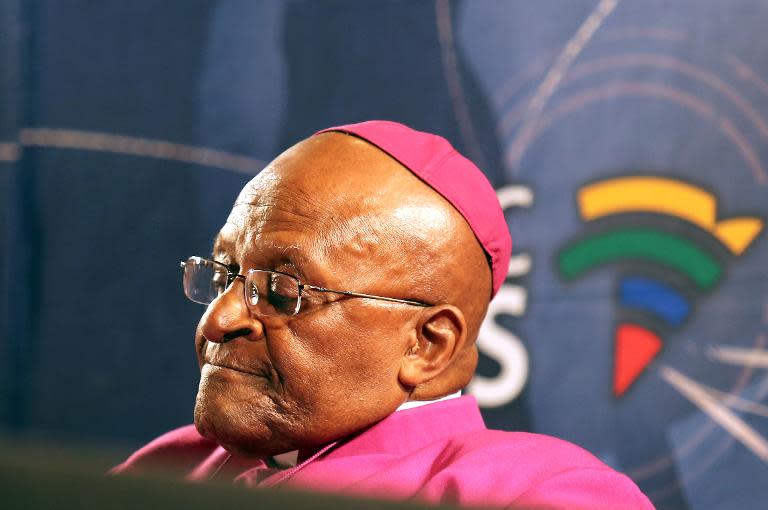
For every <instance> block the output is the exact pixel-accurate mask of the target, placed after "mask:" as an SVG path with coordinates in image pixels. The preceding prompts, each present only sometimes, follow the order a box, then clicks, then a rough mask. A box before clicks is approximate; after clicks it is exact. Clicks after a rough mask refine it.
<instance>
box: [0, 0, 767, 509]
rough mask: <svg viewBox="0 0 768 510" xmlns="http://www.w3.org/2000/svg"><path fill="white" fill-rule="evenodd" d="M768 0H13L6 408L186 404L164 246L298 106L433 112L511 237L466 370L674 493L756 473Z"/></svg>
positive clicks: (144, 411) (124, 436) (240, 172)
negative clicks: (487, 190)
mask: <svg viewBox="0 0 768 510" xmlns="http://www.w3.org/2000/svg"><path fill="white" fill-rule="evenodd" d="M766 26H768V4H766V3H765V2H762V1H759V0H728V1H725V0H720V1H717V0H679V1H675V2H672V1H663V0H644V1H637V0H610V1H609V0H572V1H568V2H562V1H553V0H541V1H537V2H524V1H512V0H509V1H503V0H478V1H472V2H470V1H464V2H460V1H448V0H434V1H428V0H422V1H417V2H413V1H405V0H387V1H384V0H375V1H374V0H371V1H366V2H357V1H353V0H323V1H298V0H294V1H276V0H264V1H250V0H220V1H214V0H208V1H202V0H173V1H164V2H149V1H134V2H122V1H117V0H99V1H95V0H59V1H46V0H25V1H22V0H0V247H1V248H2V249H0V261H1V262H2V268H3V271H2V273H1V274H0V334H2V337H0V431H1V432H2V437H3V438H5V440H6V442H16V441H22V440H23V441H28V442H32V443H37V444H55V445H69V447H71V448H73V449H77V448H90V449H93V448H96V447H99V448H104V449H105V451H108V452H110V453H109V455H108V456H107V457H108V458H107V460H105V461H103V462H104V463H105V464H108V463H109V462H117V461H119V460H121V458H122V456H123V455H125V454H126V453H128V452H130V451H131V450H132V449H135V448H136V447H138V446H139V445H141V444H143V443H145V442H146V441H148V440H149V439H151V438H153V437H155V436H157V435H158V434H160V433H162V432H164V431H166V430H168V429H170V428H173V427H177V426H180V425H183V424H186V423H189V422H190V421H191V417H192V406H193V402H194V396H195V392H196V385H197V377H198V375H197V365H196V362H195V358H194V352H193V332H194V328H195V325H196V323H197V320H198V319H199V316H200V315H201V313H202V311H203V310H202V308H201V307H200V306H199V305H195V304H193V303H191V302H188V301H186V300H185V298H184V296H183V294H182V291H181V282H180V277H181V274H180V271H179V267H178V262H179V261H180V260H182V259H184V258H186V257H187V256H189V255H193V254H200V255H205V254H208V253H210V250H211V242H212V239H213V236H214V235H215V233H216V232H217V230H218V228H219V227H220V225H221V224H222V223H223V221H224V219H225V218H226V215H227V213H228V211H229V209H230V207H231V205H232V202H233V201H234V198H235V196H236V194H237V192H238V191H239V189H240V188H241V187H242V186H243V185H244V184H245V183H246V182H247V181H248V180H249V179H250V178H251V177H252V176H253V175H255V174H257V173H258V171H259V170H260V169H261V168H262V167H263V166H264V164H265V163H266V162H268V161H270V160H271V159H273V158H274V157H275V156H276V155H278V154H279V153H280V152H281V151H282V150H284V149H285V148H287V147H289V146H290V145H292V144H293V143H295V142H297V141H299V140H301V139H302V138H304V137H306V136H309V135H311V134H312V133H313V132H314V131H316V130H318V129H321V128H324V127H328V126H331V125H337V124H343V123H349V122H355V121H361V120H365V119H372V118H381V119H391V120H396V121H400V122H404V123H406V124H409V125H410V126H412V127H414V128H417V129H421V130H426V131H431V132H434V133H438V134H441V135H442V136H445V137H446V138H448V139H449V140H450V141H451V142H452V143H453V144H454V146H455V147H457V148H458V149H459V150H460V151H461V152H463V153H464V154H466V155H467V156H468V157H470V158H471V159H473V160H474V161H475V162H476V163H477V164H478V165H479V166H480V168H481V169H483V171H484V172H485V173H486V175H487V176H488V178H489V180H490V181H491V183H492V184H493V185H494V187H495V188H496V189H497V191H498V195H499V199H500V201H501V203H502V205H503V206H504V207H505V210H506V211H507V220H508V223H509V227H510V231H511V233H512V237H513V242H514V255H515V256H514V257H513V260H512V262H511V264H510V268H509V278H508V279H507V282H506V283H505V285H504V287H503V289H502V291H501V292H500V294H499V295H498V296H497V298H496V299H495V300H494V302H493V303H492V306H491V311H490V313H489V316H488V319H487V320H486V323H485V324H484V326H483V329H482V331H481V336H480V339H479V345H480V349H481V361H480V366H479V370H478V375H477V377H476V378H475V380H474V381H473V383H472V385H471V386H470V387H469V389H468V391H469V392H471V393H473V394H474V395H475V396H476V397H477V399H478V401H479V402H480V404H481V406H482V409H483V413H484V416H485V418H486V422H487V424H488V425H489V426H491V427H494V428H502V429H507V430H528V431H535V432H541V433H546V434H553V435H556V436H559V437H562V438H565V439H568V440H570V441H573V442H575V443H577V444H580V445H582V446H584V447H585V448H587V449H589V450H590V451H592V452H594V453H595V454H596V455H598V456H599V457H600V458H601V459H602V460H604V461H605V462H607V463H608V464H610V465H611V466H613V467H615V468H617V469H620V470H622V471H624V472H626V473H627V474H629V475H630V476H631V477H632V478H633V479H634V480H635V481H636V482H637V483H638V484H639V486H640V487H641V488H642V489H643V490H644V491H645V492H646V493H647V494H648V495H649V496H650V497H651V498H652V500H653V501H654V503H655V504H656V505H657V506H658V507H659V508H662V509H697V510H698V509H706V510H713V509H731V508H758V507H762V505H764V504H765V503H764V502H765V501H768V485H766V484H765V480H766V476H768V465H767V463H768V350H767V349H768V300H767V299H766V294H767V293H768V292H767V291H768V264H767V262H768V239H766V233H765V219H766V217H767V216H768V169H766V164H768V39H767V38H766V37H764V31H765V27H766Z"/></svg>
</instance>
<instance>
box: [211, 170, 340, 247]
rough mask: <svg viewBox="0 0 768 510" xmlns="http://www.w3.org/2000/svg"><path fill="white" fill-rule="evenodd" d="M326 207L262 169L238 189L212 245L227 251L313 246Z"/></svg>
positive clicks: (324, 219) (324, 222)
mask: <svg viewBox="0 0 768 510" xmlns="http://www.w3.org/2000/svg"><path fill="white" fill-rule="evenodd" d="M330 207H331V206H330V205H329V206H327V207H322V197H312V198H309V197H308V196H307V193H306V190H303V189H301V187H300V186H298V185H297V183H293V182H286V181H285V180H284V179H281V178H279V176H276V175H275V174H274V172H273V171H272V170H270V169H266V170H265V171H264V172H262V174H260V175H259V176H257V177H255V178H254V179H253V180H251V181H250V182H249V183H248V184H247V185H246V186H245V187H244V188H243V189H242V190H241V192H240V194H239V195H238V197H237V200H235V203H234V205H233V207H232V211H231V212H230V213H229V216H228V217H227V221H226V223H225V224H224V226H223V227H222V229H221V231H220V232H219V235H218V236H217V239H216V244H217V245H221V246H222V247H227V248H228V249H229V250H230V251H233V250H234V249H235V248H236V247H237V249H239V250H245V251H247V250H249V249H250V250H256V249H259V250H264V249H267V248H275V249H282V250H286V251H287V250H296V249H298V248H302V247H307V248H309V247H316V246H317V244H318V240H319V239H322V236H321V235H320V234H321V233H322V232H323V231H325V230H326V229H327V223H328V220H329V214H328V212H329V210H330ZM244 254H245V255H247V253H244Z"/></svg>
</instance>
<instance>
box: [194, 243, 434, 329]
mask: <svg viewBox="0 0 768 510" xmlns="http://www.w3.org/2000/svg"><path fill="white" fill-rule="evenodd" d="M195 261H204V262H210V263H211V264H215V265H218V266H220V267H222V268H224V269H225V270H226V271H227V285H226V286H225V287H224V292H226V290H227V289H228V288H229V287H230V285H232V283H234V281H235V280H237V279H241V280H242V281H243V299H244V300H245V303H246V305H248V296H246V295H245V293H246V286H245V282H246V281H247V280H246V279H247V276H248V275H249V274H251V273H257V272H260V273H277V274H281V275H284V276H288V277H289V278H293V279H294V280H296V282H298V285H299V297H298V299H297V300H296V309H295V310H294V311H293V313H291V314H285V316H286V317H293V316H294V315H296V314H298V313H299V310H301V297H302V295H303V293H304V290H313V291H316V292H327V293H330V294H341V295H342V296H348V297H355V298H364V299H378V300H380V301H388V302H390V303H402V304H406V305H411V306H420V307H425V308H426V307H430V306H432V305H430V304H428V303H422V302H421V301H414V300H411V299H398V298H391V297H386V296H377V295H374V294H365V293H362V292H351V291H348V290H335V289H328V288H326V287H319V286H317V285H311V284H308V283H302V282H301V279H300V278H299V277H298V276H295V275H292V274H288V273H284V272H282V271H275V270H273V269H256V268H254V269H249V270H248V273H247V274H240V273H236V272H234V271H232V269H231V267H230V266H228V265H227V264H224V263H223V262H219V261H218V260H213V259H208V258H205V257H198V256H192V257H189V258H188V259H187V260H182V261H181V262H180V265H181V271H182V274H183V273H184V271H185V270H186V267H187V264H189V263H191V262H195ZM185 295H186V292H185ZM219 296H221V294H219ZM187 299H189V300H190V301H192V299H191V298H190V297H189V296H187ZM215 299H216V298H214V300H215ZM212 302H213V300H212V301H211V303H212ZM193 303H197V301H193ZM200 304H205V303H200ZM208 304H210V303H208ZM248 308H249V309H250V308H252V305H248ZM278 317H279V316H278Z"/></svg>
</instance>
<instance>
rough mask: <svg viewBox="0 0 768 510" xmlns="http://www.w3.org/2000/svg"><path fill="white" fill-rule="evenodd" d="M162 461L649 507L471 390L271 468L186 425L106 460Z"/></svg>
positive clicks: (383, 492) (617, 480)
mask: <svg viewBox="0 0 768 510" xmlns="http://www.w3.org/2000/svg"><path fill="white" fill-rule="evenodd" d="M158 465H164V466H168V467H173V468H175V469H180V470H182V472H184V473H185V476H186V478H187V479H189V480H207V479H213V478H216V479H227V478H228V479H231V480H233V481H235V482H237V483H242V484H245V485H249V486H254V487H277V486H285V487H300V488H303V489H311V490H319V491H335V492H342V493H347V494H355V495H365V496H373V497H381V498H387V499H398V500H405V499H412V498H413V499H416V500H420V501H426V502H431V503H455V504H460V505H472V506H491V507H504V508H507V507H512V508H515V507H521V508H533V509H555V508H557V509H569V510H578V509H591V510H600V509H605V510H608V509H610V510H616V509H627V510H633V509H652V508H653V505H651V503H650V501H649V500H648V499H647V498H646V497H645V496H644V495H643V494H642V493H641V492H640V490H639V489H638V488H637V486H636V485H635V484H634V483H633V482H632V480H630V479H629V478H628V477H626V476H625V475H622V474H620V473H618V472H616V471H614V470H613V469H611V468H609V467H608V466H606V465H605V464H603V463H602V462H600V461H599V460H598V459H597V458H595V457H594V456H593V455H592V454H590V453H589V452H587V451H586V450H583V449H582V448H580V447H578V446H576V445H573V444H571V443H568V442H565V441H562V440H559V439H555V438H553V437H548V436H543V435H538V434H529V433H523V432H504V431H499V430H488V429H487V428H485V425H484V423H483V419H482V417H481V416H480V412H479V409H478V408H477V404H476V402H475V400H474V398H473V397H471V396H465V397H461V398H455V399H451V400H445V401H440V402H436V403H433V404H429V405H426V406H422V407H417V408H413V409H406V410H402V411H398V412H396V413H393V414H391V415H390V416H388V417H387V418H385V419H384V420H382V421H380V422H379V423H377V424H375V425H373V426H372V427H370V428H368V429H366V430H364V431H363V432H360V433H358V434H357V435H354V436H352V437H348V438H345V439H343V440H341V441H338V442H335V443H332V444H330V445H326V446H325V447H323V448H321V449H320V450H318V451H315V452H308V453H305V452H300V453H299V458H298V464H297V465H296V466H295V467H292V468H288V469H279V468H277V467H276V464H275V462H274V461H273V460H272V459H269V461H267V462H265V460H262V459H254V458H245V457H236V456H233V455H230V454H229V453H228V452H227V451H226V450H224V449H223V448H221V447H220V446H218V445H217V444H216V443H214V442H212V441H209V440H207V439H205V438H203V437H201V436H200V435H199V434H198V433H197V431H196V430H195V428H194V426H192V425H189V426H186V427H182V428H180V429H176V430H174V431H171V432H169V433H167V434H165V435H163V436H161V437H159V438H157V439H155V440H154V441H152V442H151V443H149V444H148V445H146V446H144V447H143V448H141V449H140V450H139V451H137V452H136V453H134V454H133V455H131V456H130V457H129V458H128V460H126V461H125V462H124V463H123V464H120V465H119V466H117V467H116V468H114V470H113V473H140V472H142V471H144V470H146V469H149V468H152V467H157V466H158Z"/></svg>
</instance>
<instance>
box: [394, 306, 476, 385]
mask: <svg viewBox="0 0 768 510" xmlns="http://www.w3.org/2000/svg"><path fill="white" fill-rule="evenodd" d="M414 333H415V334H414V335H413V336H414V337H415V338H414V339H413V340H412V343H411V344H410V345H409V349H408V350H407V351H406V352H405V353H404V354H403V358H402V363H401V366H400V372H399V373H398V379H399V381H400V384H402V385H403V386H408V387H416V386H418V385H419V384H421V383H424V382H427V381H430V380H432V379H434V378H435V377H437V376H438V375H440V373H442V372H443V370H445V369H446V368H448V367H449V366H450V365H451V363H452V362H453V360H454V359H455V358H456V356H457V354H458V353H460V352H461V350H462V349H463V348H464V345H465V343H466V340H467V322H466V320H465V319H464V314H463V313H462V312H461V310H459V309H458V308H456V307H455V306H452V305H437V306H432V307H430V308H427V309H425V310H424V311H423V312H422V315H421V316H420V317H419V320H418V322H417V323H416V329H415V331H414Z"/></svg>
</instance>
